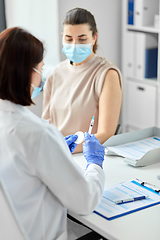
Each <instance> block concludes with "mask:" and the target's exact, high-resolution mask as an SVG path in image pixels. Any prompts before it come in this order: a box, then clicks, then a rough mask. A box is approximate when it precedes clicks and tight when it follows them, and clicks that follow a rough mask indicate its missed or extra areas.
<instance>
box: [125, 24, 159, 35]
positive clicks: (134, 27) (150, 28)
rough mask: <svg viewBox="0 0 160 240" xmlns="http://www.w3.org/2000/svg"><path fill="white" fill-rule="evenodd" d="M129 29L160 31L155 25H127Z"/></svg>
mask: <svg viewBox="0 0 160 240" xmlns="http://www.w3.org/2000/svg"><path fill="white" fill-rule="evenodd" d="M126 29H127V30H131V31H139V32H148V33H157V34H158V33H160V30H159V29H158V28H155V27H153V26H151V27H144V26H134V25H128V24H127V25H126Z"/></svg>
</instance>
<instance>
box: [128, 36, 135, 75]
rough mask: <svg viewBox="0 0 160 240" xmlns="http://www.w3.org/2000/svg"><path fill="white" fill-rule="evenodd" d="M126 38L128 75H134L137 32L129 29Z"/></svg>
mask: <svg viewBox="0 0 160 240" xmlns="http://www.w3.org/2000/svg"><path fill="white" fill-rule="evenodd" d="M126 40H127V44H126V47H127V49H126V59H127V66H126V69H127V76H129V77H133V76H134V75H135V74H134V67H135V57H134V56H135V55H134V51H135V46H134V44H135V33H134V32H132V31H128V32H127V35H126Z"/></svg>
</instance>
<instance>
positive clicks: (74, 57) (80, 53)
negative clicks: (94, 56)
mask: <svg viewBox="0 0 160 240" xmlns="http://www.w3.org/2000/svg"><path fill="white" fill-rule="evenodd" d="M91 47H92V44H91V43H90V44H70V43H64V42H63V49H62V52H63V53H64V54H65V55H66V57H67V58H68V59H69V60H70V61H72V62H75V63H81V62H83V61H84V60H85V59H86V58H87V57H88V56H89V55H90V54H91V53H92V49H91Z"/></svg>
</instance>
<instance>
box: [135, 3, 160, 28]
mask: <svg viewBox="0 0 160 240" xmlns="http://www.w3.org/2000/svg"><path fill="white" fill-rule="evenodd" d="M134 1H135V2H134V25H135V26H154V16H155V14H158V10H159V0H154V2H153V1H151V0H134Z"/></svg>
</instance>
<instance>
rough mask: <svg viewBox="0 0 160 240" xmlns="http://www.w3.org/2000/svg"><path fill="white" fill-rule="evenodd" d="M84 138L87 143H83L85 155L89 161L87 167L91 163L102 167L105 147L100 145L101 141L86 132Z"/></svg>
mask: <svg viewBox="0 0 160 240" xmlns="http://www.w3.org/2000/svg"><path fill="white" fill-rule="evenodd" d="M84 137H85V142H84V143H83V154H84V157H85V159H86V160H87V167H88V166H89V165H90V164H91V163H95V164H97V165H99V166H101V167H102V164H103V161H104V153H105V147H104V146H103V145H101V144H100V141H99V140H98V139H97V138H96V137H95V136H94V135H93V134H89V133H87V132H85V134H84ZM87 167H86V168H87Z"/></svg>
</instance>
